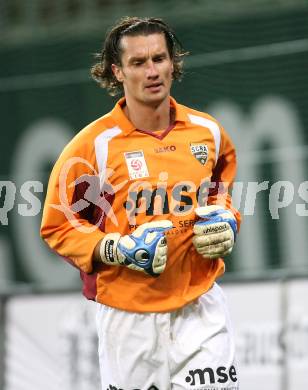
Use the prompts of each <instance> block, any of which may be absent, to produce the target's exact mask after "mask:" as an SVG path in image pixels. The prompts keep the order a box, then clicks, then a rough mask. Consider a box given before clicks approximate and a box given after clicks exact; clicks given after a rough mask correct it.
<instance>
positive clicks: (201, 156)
mask: <svg viewBox="0 0 308 390" xmlns="http://www.w3.org/2000/svg"><path fill="white" fill-rule="evenodd" d="M190 151H191V154H192V155H193V156H194V157H195V158H196V159H197V160H198V161H199V163H200V164H202V165H205V163H206V162H207V158H208V154H209V150H208V146H207V145H206V144H199V143H195V142H191V143H190Z"/></svg>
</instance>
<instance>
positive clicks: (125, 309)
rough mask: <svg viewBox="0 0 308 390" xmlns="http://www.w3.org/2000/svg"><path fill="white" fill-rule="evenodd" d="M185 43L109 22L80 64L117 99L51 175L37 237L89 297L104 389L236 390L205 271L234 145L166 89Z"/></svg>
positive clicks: (225, 227)
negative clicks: (88, 60) (94, 51)
mask: <svg viewBox="0 0 308 390" xmlns="http://www.w3.org/2000/svg"><path fill="white" fill-rule="evenodd" d="M187 54H188V53H187V52H185V51H184V50H183V48H182V47H181V45H180V43H179V41H178V40H177V38H176V36H175V34H174V32H173V31H172V30H171V29H170V27H169V26H168V25H167V24H166V23H165V22H163V21H162V20H160V19H155V18H137V17H126V18H123V19H121V20H120V21H119V22H118V23H117V24H116V25H114V26H113V27H112V28H111V29H110V31H109V32H108V33H107V35H106V38H105V41H104V44H103V48H102V51H101V52H100V53H99V55H98V62H97V63H96V64H95V65H94V66H93V68H92V76H93V78H94V79H95V81H97V82H98V83H99V85H100V86H101V87H103V88H106V89H107V91H108V92H109V93H110V94H111V95H115V94H121V95H122V97H121V98H120V99H119V100H118V102H117V103H116V104H115V106H114V108H113V109H112V110H111V111H110V112H108V113H106V114H105V115H103V116H101V117H100V118H98V119H96V120H95V121H94V122H92V123H90V124H89V125H88V126H86V127H85V128H84V129H83V130H81V131H80V132H79V133H78V134H77V135H76V136H75V137H74V138H73V139H72V140H71V142H69V144H68V145H67V146H66V147H65V148H64V150H63V152H62V153H61V155H60V157H59V159H58V160H57V162H56V163H55V165H54V168H53V171H52V173H51V176H50V180H49V185H48V190H47V195H46V200H45V206H44V212H43V219H42V226H41V235H42V237H43V238H44V240H45V241H46V243H47V244H48V245H49V246H50V248H52V249H53V250H54V251H55V252H57V253H58V254H59V255H60V256H62V257H63V258H64V259H65V260H66V261H68V262H69V263H70V264H72V265H73V266H74V267H76V268H77V269H78V270H79V271H80V275H81V278H82V281H83V293H84V295H85V297H86V298H87V299H90V300H94V301H96V302H97V317H96V319H97V322H96V323H97V331H98V338H99V346H98V355H99V362H100V374H101V383H102V390H106V389H124V390H128V389H135V390H136V389H142V390H150V389H151V390H155V389H156V390H157V389H160V390H169V389H173V390H179V389H204V390H205V389H209V388H211V389H230V390H231V389H232V390H235V389H238V376H237V366H236V363H235V351H234V341H233V335H232V330H231V325H230V319H229V313H228V309H227V305H226V301H225V298H224V294H223V292H222V290H221V288H220V287H219V286H218V284H217V283H216V280H217V278H218V277H219V276H221V275H222V274H223V273H224V270H225V263H224V259H223V258H224V257H225V256H227V255H229V254H230V253H231V251H232V249H233V246H234V243H235V240H236V237H237V234H238V229H239V224H240V215H239V213H238V211H237V210H235V209H234V208H233V207H232V203H231V197H230V195H229V194H228V190H229V187H230V186H231V184H232V182H233V180H234V177H235V173H236V157H235V150H234V146H233V143H232V141H231V139H230V137H229V135H228V134H227V133H226V131H225V130H224V129H223V127H222V126H221V125H220V124H219V123H218V122H217V121H216V119H214V118H213V117H211V116H210V115H208V114H206V113H203V112H200V111H196V110H194V109H192V108H189V107H186V106H184V105H182V104H179V103H178V102H177V101H176V100H175V99H174V98H172V97H171V95H170V90H171V86H172V83H173V81H174V80H176V79H179V78H180V77H181V75H182V73H183V58H184V56H185V55H187ZM202 87H203V86H202Z"/></svg>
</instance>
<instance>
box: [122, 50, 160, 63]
mask: <svg viewBox="0 0 308 390" xmlns="http://www.w3.org/2000/svg"><path fill="white" fill-rule="evenodd" d="M159 57H167V53H166V52H165V51H162V52H160V53H156V54H154V55H153V57H152V58H154V59H155V58H159ZM146 59H147V57H144V56H134V57H131V58H130V59H129V60H128V63H130V64H131V63H133V62H135V61H146Z"/></svg>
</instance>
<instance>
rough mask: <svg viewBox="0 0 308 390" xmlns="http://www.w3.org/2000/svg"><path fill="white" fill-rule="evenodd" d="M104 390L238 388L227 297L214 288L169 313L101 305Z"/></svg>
mask: <svg viewBox="0 0 308 390" xmlns="http://www.w3.org/2000/svg"><path fill="white" fill-rule="evenodd" d="M97 329H98V337H99V361H100V373H101V380H102V390H171V389H172V390H180V389H181V390H182V389H185V390H188V389H192V390H201V389H202V390H223V389H224V390H238V375H237V368H236V366H235V361H234V341H233V335H232V329H231V324H230V318H229V312H228V310H227V306H226V301H225V296H224V294H223V292H222V290H221V288H220V287H219V286H218V285H217V284H214V286H213V288H212V289H211V290H210V291H208V292H207V293H206V294H204V295H202V296H201V297H199V298H198V299H197V300H196V301H194V302H193V303H191V304H189V305H187V306H185V307H183V308H181V309H179V310H176V311H173V312H170V313H144V314H143V313H141V314H140V313H130V312H126V311H121V310H117V309H114V308H111V307H108V306H105V305H101V304H98V311H97Z"/></svg>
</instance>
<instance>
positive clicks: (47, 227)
mask: <svg viewBox="0 0 308 390" xmlns="http://www.w3.org/2000/svg"><path fill="white" fill-rule="evenodd" d="M79 143H80V142H79ZM75 144H76V140H73V142H72V143H71V144H69V145H68V146H67V147H66V148H65V149H64V151H63V153H62V154H61V156H60V158H59V159H58V161H57V162H56V164H55V166H54V168H53V170H52V173H51V176H50V179H49V184H48V189H47V195H46V200H45V205H44V210H43V218H42V224H41V236H42V238H43V239H44V240H45V241H46V243H47V244H48V246H49V247H50V248H51V249H52V250H54V251H55V252H57V253H58V254H59V255H60V256H62V257H64V258H65V259H66V260H67V261H68V262H70V263H72V264H73V265H74V266H76V267H77V268H79V269H80V270H81V271H83V272H85V273H91V272H92V270H93V264H92V255H93V251H94V248H95V246H96V244H97V243H98V242H99V241H100V240H101V239H102V238H103V236H104V233H103V232H102V231H101V230H100V229H99V227H100V226H102V222H103V221H102V220H103V217H104V216H103V215H102V213H97V209H96V208H95V207H93V205H94V204H95V201H96V199H97V200H98V199H99V197H100V190H99V179H98V176H97V175H96V174H95V166H94V164H95V159H94V158H93V156H92V154H93V153H92V152H91V147H88V148H86V146H87V145H83V148H82V149H81V148H80V150H82V153H81V152H80V151H79V150H78V148H76V147H75ZM87 191H88V195H87V196H85V194H86V192H87ZM89 191H90V192H91V194H90V195H89ZM89 198H91V200H92V202H88V201H87V200H86V199H89Z"/></svg>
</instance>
